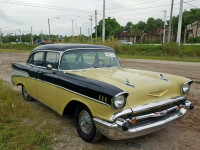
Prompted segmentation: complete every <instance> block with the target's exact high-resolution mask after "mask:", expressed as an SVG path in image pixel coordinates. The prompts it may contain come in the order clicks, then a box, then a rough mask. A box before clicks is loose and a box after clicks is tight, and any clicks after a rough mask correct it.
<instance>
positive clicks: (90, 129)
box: [75, 106, 102, 142]
mask: <svg viewBox="0 0 200 150" xmlns="http://www.w3.org/2000/svg"><path fill="white" fill-rule="evenodd" d="M75 123H76V130H77V132H78V134H79V136H80V137H81V138H82V139H83V140H85V141H87V142H97V141H99V140H100V139H101V138H102V134H101V133H100V132H98V131H97V129H96V127H95V125H94V121H93V117H92V114H91V112H90V111H89V109H88V108H86V107H84V106H79V107H78V108H77V109H76V114H75Z"/></svg>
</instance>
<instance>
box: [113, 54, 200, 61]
mask: <svg viewBox="0 0 200 150" xmlns="http://www.w3.org/2000/svg"><path fill="white" fill-rule="evenodd" d="M117 56H118V57H121V58H128V59H150V60H169V61H183V62H200V58H187V57H186V58H179V57H167V56H165V57H163V56H162V57H160V56H138V55H121V54H118V55H117Z"/></svg>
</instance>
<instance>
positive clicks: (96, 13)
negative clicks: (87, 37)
mask: <svg viewBox="0 0 200 150" xmlns="http://www.w3.org/2000/svg"><path fill="white" fill-rule="evenodd" d="M95 37H96V39H97V10H95Z"/></svg>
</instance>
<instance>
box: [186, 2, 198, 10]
mask: <svg viewBox="0 0 200 150" xmlns="http://www.w3.org/2000/svg"><path fill="white" fill-rule="evenodd" d="M184 3H186V4H188V5H190V6H192V7H194V8H197V9H199V8H198V7H196V6H194V5H192V4H189V3H187V2H184Z"/></svg>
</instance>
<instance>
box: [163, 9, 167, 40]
mask: <svg viewBox="0 0 200 150" xmlns="http://www.w3.org/2000/svg"><path fill="white" fill-rule="evenodd" d="M163 12H164V13H165V15H164V30H163V43H165V25H166V13H167V11H166V10H165V11H163Z"/></svg>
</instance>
